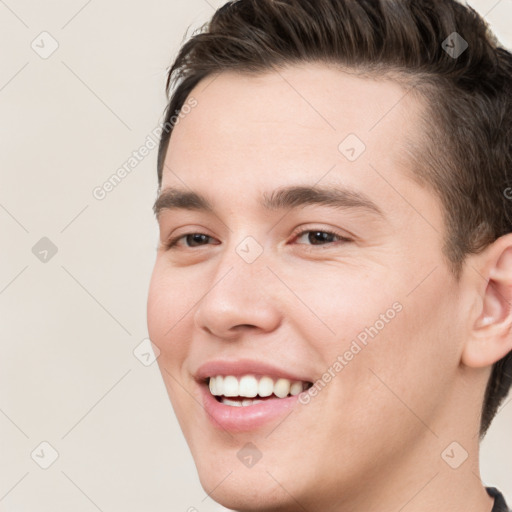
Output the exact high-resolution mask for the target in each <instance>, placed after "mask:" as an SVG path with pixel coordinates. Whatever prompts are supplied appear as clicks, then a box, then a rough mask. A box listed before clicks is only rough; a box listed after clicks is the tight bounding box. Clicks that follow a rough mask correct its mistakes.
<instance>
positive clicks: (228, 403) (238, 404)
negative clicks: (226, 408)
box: [222, 398, 242, 407]
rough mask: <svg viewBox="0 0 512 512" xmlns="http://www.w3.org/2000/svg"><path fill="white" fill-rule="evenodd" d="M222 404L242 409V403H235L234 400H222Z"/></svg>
mask: <svg viewBox="0 0 512 512" xmlns="http://www.w3.org/2000/svg"><path fill="white" fill-rule="evenodd" d="M222 403H223V404H224V405H231V406H232V407H242V402H237V401H236V400H229V399H228V398H223V399H222Z"/></svg>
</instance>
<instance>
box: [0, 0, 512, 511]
mask: <svg viewBox="0 0 512 512" xmlns="http://www.w3.org/2000/svg"><path fill="white" fill-rule="evenodd" d="M223 3H224V1H223V0H217V1H215V0H187V1H182V0H180V1H179V2H176V1H163V0H148V1H145V2H123V1H121V0H108V1H103V2H100V1H99V0H89V1H87V2H86V1H84V0H68V1H66V2H64V1H57V0H51V1H50V0H46V1H45V2H36V1H34V0H32V1H30V0H5V1H3V0H0V44H1V48H2V51H1V66H0V120H1V121H0V126H1V133H0V140H1V151H0V173H1V181H0V183H1V187H0V232H1V233H2V242H1V248H2V251H1V260H0V261H1V264H0V315H1V318H0V320H1V321H0V339H1V349H2V351H1V353H2V357H1V358H0V460H1V463H0V510H1V511H6V512H28V511H30V512H34V511H38V512H50V511H51V512H61V511H69V510H72V511H73V512H90V511H94V510H101V511H105V512H106V511H121V510H122V511H123V512H131V511H151V512H163V511H186V510H188V509H189V508H190V507H195V509H196V510H198V511H200V512H212V511H215V510H220V508H219V506H218V505H216V504H215V503H214V502H213V501H212V500H211V499H210V498H208V497H207V496H206V494H205V492H204V491H203V490H202V489H201V487H200V485H199V483H198V479H197V477H196V474H195V470H194V465H193V461H192V459H191V457H190V455H189V453H188V449H187V446H186V444H185V442H184V440H183V437H182V435H181V432H180V430H179V427H178V425H177V422H176V420H175V418H174V415H173V412H172V410H171V406H170V403H169V401H168V398H167V395H166V392H165V390H164V386H163V383H162V381H161V377H160V374H159V372H158V368H157V365H156V364H153V365H151V366H147V367H146V366H144V365H143V364H142V363H141V362H140V361H139V359H137V358H136V357H135V356H134V353H133V351H134V349H135V348H136V347H137V346H138V345H139V344H140V343H141V342H142V340H144V339H145V338H146V337H147V327H146V316H145V315H146V309H145V308H146V294H147V288H148V282H149V278H150V273H151V270H152V264H153V260H154V255H155V248H156V243H157V227H156V223H155V221H154V219H153V216H152V212H151V206H152V203H153V201H154V198H155V194H156V189H157V185H156V171H155V163H156V150H151V151H150V152H149V155H148V156H147V157H146V158H145V159H144V160H143V161H141V162H140V163H139V164H138V165H137V167H135V168H134V169H133V170H132V172H131V173H130V174H129V175H128V176H126V177H125V179H124V180H123V181H122V182H121V183H120V184H119V185H118V186H117V187H116V188H115V189H114V190H112V191H111V192H110V193H109V194H108V195H107V196H106V197H105V198H104V199H103V200H101V201H100V200H97V199H95V198H94V197H93V193H92V192H93V190H94V189H95V187H97V186H101V185H102V183H104V182H105V181H106V180H107V179H108V178H109V177H110V176H111V175H112V174H113V173H114V172H115V171H116V170H117V169H118V168H119V167H120V166H122V165H123V164H124V163H125V162H126V161H127V160H128V159H129V157H130V156H131V154H132V152H133V151H134V150H137V149H138V148H139V147H140V146H142V145H143V144H144V142H145V141H146V138H147V136H148V134H150V132H151V131H152V130H153V129H154V128H155V127H156V125H157V124H158V123H159V121H160V120H161V114H162V112H163V109H164V106H165V96H164V90H163V88H164V79H165V70H166V67H167V66H168V65H169V64H170V62H171V58H172V57H173V56H174V55H175V53H176V51H177V49H178V47H179V45H180V42H181V40H182V37H183V36H184V34H185V31H186V29H187V27H188V26H189V25H191V29H190V30H189V33H190V32H191V31H192V30H193V29H194V28H196V27H198V26H199V25H200V23H202V22H203V21H205V20H206V19H207V17H209V16H210V15H211V14H212V13H213V9H214V8H215V7H218V6H220V5H221V4H223ZM471 4H472V5H473V6H475V8H477V9H478V10H479V11H480V12H481V13H482V14H485V15H486V18H487V20H488V21H489V22H490V23H491V26H492V27H493V28H494V29H495V31H496V33H497V34H498V36H499V37H500V39H501V40H502V41H503V43H504V44H506V45H507V46H508V47H509V48H510V47H512V32H511V30H510V27H511V26H512V23H511V21H512V1H511V0H501V1H497V0H479V1H473V2H471ZM43 31H47V32H48V33H49V34H51V36H48V35H43V36H40V34H41V32H43ZM33 41H34V43H33V44H34V47H35V49H36V50H37V51H38V52H39V53H36V51H35V50H34V49H33V48H32V47H31V44H32V42H33ZM54 41H56V42H57V43H58V45H59V46H58V48H57V50H56V51H55V52H54V53H53V54H52V55H50V56H47V55H46V54H45V52H49V51H50V50H51V49H52V44H53V45H55V44H57V43H55V42H54ZM40 54H43V57H47V58H42V57H41V56H40ZM43 237H47V238H49V239H50V240H51V242H52V243H53V244H54V245H55V246H56V248H57V250H58V252H57V253H56V254H55V255H54V256H52V253H51V250H50V252H48V253H44V250H48V249H49V247H48V245H44V244H45V242H40V243H41V244H43V245H41V246H38V247H39V249H38V250H37V251H35V252H38V253H39V254H38V257H36V255H35V254H33V252H32V248H33V246H34V245H35V244H36V243H37V242H38V241H39V240H40V239H41V238H43ZM46 243H47V242H46ZM45 257H46V259H47V261H46V262H42V261H40V259H38V258H45ZM511 431H512V405H509V406H505V407H504V408H503V409H502V411H501V412H500V414H499V415H498V418H497V420H496V421H495V423H494V425H493V427H492V429H491V431H490V432H489V435H488V437H487V439H486V440H485V442H484V443H483V445H482V470H483V479H484V481H485V482H486V483H487V484H492V485H494V486H497V487H499V488H500V489H502V490H503V492H505V494H506V495H507V497H508V499H509V501H511V502H512V479H511V478H510V475H511V474H512V443H511V436H510V432H511ZM43 441H46V442H48V443H50V445H51V446H53V447H54V449H55V450H56V451H57V452H58V455H59V456H58V459H57V460H56V461H55V462H54V463H53V464H52V465H51V466H50V467H49V468H48V469H42V468H41V467H40V466H39V465H38V463H39V464H44V463H45V462H46V463H48V462H50V461H51V458H50V457H51V450H50V449H49V448H48V447H45V446H44V445H43V446H42V447H41V446H40V443H41V442H43ZM34 450H35V451H34ZM41 450H42V451H41ZM32 453H33V455H32V456H31V454H32ZM36 461H37V463H36Z"/></svg>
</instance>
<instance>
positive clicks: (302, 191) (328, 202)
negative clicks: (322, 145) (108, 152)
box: [153, 185, 385, 218]
mask: <svg viewBox="0 0 512 512" xmlns="http://www.w3.org/2000/svg"><path fill="white" fill-rule="evenodd" d="M260 205H261V206H262V207H263V208H265V209H266V210H284V209H294V208H299V207H304V206H308V205H320V206H329V207H332V208H339V209H348V208H356V209H362V210H366V211H368V212H370V213H373V214H377V215H379V216H381V217H385V215H384V213H383V212H382V210H381V209H380V208H379V207H378V206H377V205H376V204H375V203H374V202H373V201H372V200H371V199H370V198H369V197H368V196H367V195H366V194H364V193H362V192H360V191H356V190H352V189H350V188H346V187H339V186H329V187H318V186H316V185H315V186H301V185H292V186H287V187H282V188H278V189H276V190H273V191H272V192H270V193H269V192H264V193H263V195H262V197H261V200H260ZM178 209H184V210H193V211H202V212H207V213H213V212H214V207H213V204H212V203H211V202H210V201H209V200H208V199H207V198H206V197H205V196H203V195H201V194H199V193H197V192H193V191H187V190H181V189H177V188H166V189H164V190H162V192H161V193H160V195H159V196H158V198H157V200H156V201H155V204H154V206H153V212H154V213H155V215H156V217H157V218H158V217H159V215H160V213H161V212H162V211H163V210H178Z"/></svg>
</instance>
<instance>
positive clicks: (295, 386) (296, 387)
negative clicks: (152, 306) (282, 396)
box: [290, 381, 302, 396]
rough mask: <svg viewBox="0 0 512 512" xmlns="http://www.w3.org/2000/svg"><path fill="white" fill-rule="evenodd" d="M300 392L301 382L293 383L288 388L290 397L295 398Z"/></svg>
mask: <svg viewBox="0 0 512 512" xmlns="http://www.w3.org/2000/svg"><path fill="white" fill-rule="evenodd" d="M301 392H302V382H297V381H296V382H293V383H292V385H291V386H290V395H292V396H295V395H298V394H299V393H301Z"/></svg>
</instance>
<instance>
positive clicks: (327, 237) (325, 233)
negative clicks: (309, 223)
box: [295, 229, 352, 246]
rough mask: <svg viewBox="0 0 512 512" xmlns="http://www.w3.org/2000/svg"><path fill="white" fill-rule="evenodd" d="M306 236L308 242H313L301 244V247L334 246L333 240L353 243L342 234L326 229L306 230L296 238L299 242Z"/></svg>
mask: <svg viewBox="0 0 512 512" xmlns="http://www.w3.org/2000/svg"><path fill="white" fill-rule="evenodd" d="M305 235H308V236H307V237H306V240H307V241H308V242H311V244H299V245H312V246H316V245H321V246H325V245H332V244H333V243H334V240H332V239H333V238H335V239H336V238H337V239H338V241H340V242H351V241H352V240H350V239H349V238H347V237H345V236H343V235H342V234H341V233H337V232H336V231H331V230H325V229H306V230H302V231H300V232H299V233H297V234H296V235H295V238H296V239H297V240H299V239H301V238H302V237H304V236H305Z"/></svg>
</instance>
